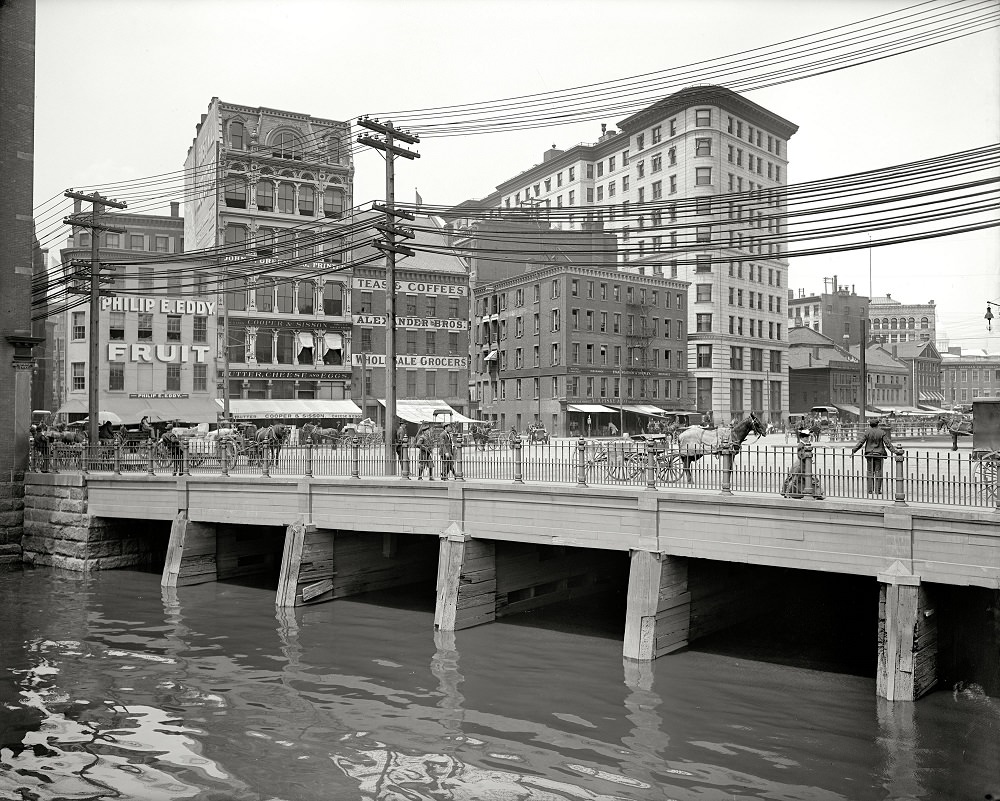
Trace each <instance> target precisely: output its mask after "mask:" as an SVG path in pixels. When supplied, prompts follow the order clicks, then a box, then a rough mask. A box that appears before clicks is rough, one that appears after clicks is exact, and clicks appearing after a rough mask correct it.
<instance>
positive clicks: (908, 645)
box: [875, 562, 938, 701]
mask: <svg viewBox="0 0 1000 801" xmlns="http://www.w3.org/2000/svg"><path fill="white" fill-rule="evenodd" d="M878 579H879V582H880V585H879V621H878V673H877V675H876V679H875V687H876V692H877V693H878V695H879V696H880V697H881V698H885V699H886V700H888V701H915V700H916V699H918V698H919V697H920V696H922V695H924V694H925V693H926V692H928V691H929V690H930V689H931V688H932V687H934V685H935V684H936V683H937V634H938V632H937V620H938V619H937V617H936V616H935V614H934V613H935V609H934V606H933V605H932V603H931V600H930V596H929V594H928V591H927V588H926V587H925V586H923V585H922V584H921V581H920V577H919V576H914V575H912V574H911V573H910V572H909V571H908V570H906V568H905V567H903V565H901V564H900V563H899V562H897V563H895V564H894V565H893V566H892V567H891V568H890V569H889V570H888V571H886V572H885V573H880V574H879V576H878Z"/></svg>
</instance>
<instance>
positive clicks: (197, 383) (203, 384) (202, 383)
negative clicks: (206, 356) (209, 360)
mask: <svg viewBox="0 0 1000 801" xmlns="http://www.w3.org/2000/svg"><path fill="white" fill-rule="evenodd" d="M193 382H194V384H193V386H192V389H193V390H194V391H195V392H207V391H208V365H207V364H196V365H194V379H193Z"/></svg>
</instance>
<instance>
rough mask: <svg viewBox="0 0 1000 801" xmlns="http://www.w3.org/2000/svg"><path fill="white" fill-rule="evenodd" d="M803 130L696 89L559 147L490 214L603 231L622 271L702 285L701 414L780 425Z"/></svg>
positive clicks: (693, 311) (696, 343) (504, 191)
mask: <svg viewBox="0 0 1000 801" xmlns="http://www.w3.org/2000/svg"><path fill="white" fill-rule="evenodd" d="M796 130H797V126H795V125H794V124H793V123H791V122H789V121H788V120H786V119H784V118H782V117H780V116H778V115H776V114H774V113H773V112H770V111H768V110H767V109H765V108H763V107H762V106H759V105H757V104H756V103H753V102H751V101H749V100H747V99H745V98H743V97H741V96H740V95H738V94H736V93H735V92H732V91H730V90H728V89H724V88H721V87H714V86H702V87H690V88H688V89H684V90H682V91H680V92H677V93H675V94H673V95H670V96H669V97H667V98H664V99H663V100H661V101H658V102H657V103H654V104H652V105H650V106H648V107H646V108H645V109H643V110H641V111H639V112H637V113H636V114H633V115H631V116H630V117H628V118H626V119H624V120H622V121H621V122H620V124H619V130H617V131H608V130H607V129H606V128H605V129H604V130H603V131H602V135H601V137H600V138H599V139H598V141H597V142H595V143H593V144H580V145H576V146H574V147H572V148H570V149H568V150H560V149H558V148H555V147H553V148H551V149H550V150H548V151H547V152H546V153H545V154H544V155H543V159H542V162H541V163H540V164H537V165H535V166H534V167H532V168H530V169H528V170H526V171H524V172H522V173H521V174H519V175H517V176H515V177H513V178H511V179H509V180H507V181H504V182H503V183H501V184H500V185H499V186H498V187H497V191H496V192H495V193H493V194H492V195H490V196H489V197H488V198H486V199H485V200H483V201H479V202H478V204H479V205H484V206H488V207H490V208H491V210H493V211H495V212H496V213H498V215H499V216H501V217H503V216H510V217H514V218H515V219H520V218H521V217H519V216H518V215H524V214H525V213H526V212H529V211H530V212H532V213H538V214H541V215H543V217H544V218H545V219H547V220H548V221H549V222H551V224H552V226H553V227H555V228H559V229H562V230H571V231H578V230H584V231H585V230H588V229H589V228H592V227H597V228H603V229H604V230H607V231H611V232H613V233H615V235H616V236H617V238H618V248H617V252H618V259H619V262H618V267H619V269H620V270H623V271H627V272H633V273H636V274H639V275H650V276H662V277H665V278H675V279H681V280H684V281H688V282H690V283H691V284H693V285H694V287H693V291H692V292H690V293H689V294H688V300H687V302H688V313H689V315H690V317H691V318H692V321H693V323H694V324H693V325H692V326H691V329H690V331H689V333H688V348H687V354H688V355H687V359H688V369H689V374H690V376H691V388H690V389H689V390H688V394H690V395H691V396H692V398H693V399H694V403H695V406H696V407H697V408H698V409H700V410H703V411H707V410H713V411H714V412H715V418H716V420H729V419H731V418H732V417H737V416H739V415H741V414H743V413H744V412H745V411H747V410H750V409H756V410H761V411H763V412H764V413H766V414H767V415H768V416H769V417H771V418H773V419H779V418H780V417H781V414H782V410H784V409H785V408H787V398H788V386H787V379H786V377H785V372H786V368H787V364H786V356H787V349H788V346H787V337H786V325H787V322H786V321H787V317H786V310H785V309H784V308H783V304H784V301H785V295H786V291H787V275H788V263H787V259H786V256H785V250H786V249H785V245H784V238H785V235H786V224H785V218H784V214H785V194H784V186H785V184H786V182H787V176H788V139H789V138H790V137H791V136H792V135H793V134H794V133H795V132H796ZM468 207H469V203H465V204H461V205H460V206H458V207H456V208H455V209H454V210H453V211H454V212H455V214H456V216H461V213H462V211H463V209H468ZM751 347H752V348H754V349H756V350H758V351H761V352H765V353H767V354H768V358H767V359H766V361H764V362H762V363H761V364H760V366H759V369H758V370H757V371H756V372H757V373H759V374H760V377H759V378H750V379H748V378H747V375H746V373H747V371H748V368H747V367H741V366H739V365H740V364H741V362H740V360H739V359H738V358H737V356H738V352H739V350H740V349H743V348H751ZM772 356H773V358H772ZM765 364H766V367H765ZM764 384H766V386H764ZM754 393H757V394H754Z"/></svg>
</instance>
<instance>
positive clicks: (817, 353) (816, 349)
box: [813, 345, 819, 361]
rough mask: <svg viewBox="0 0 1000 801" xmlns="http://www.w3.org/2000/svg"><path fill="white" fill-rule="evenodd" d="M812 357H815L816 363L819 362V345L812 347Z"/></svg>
mask: <svg viewBox="0 0 1000 801" xmlns="http://www.w3.org/2000/svg"><path fill="white" fill-rule="evenodd" d="M813 356H815V357H816V361H819V345H813Z"/></svg>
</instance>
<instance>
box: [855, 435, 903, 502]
mask: <svg viewBox="0 0 1000 801" xmlns="http://www.w3.org/2000/svg"><path fill="white" fill-rule="evenodd" d="M868 425H869V428H868V430H867V431H866V432H864V433H863V434H862V435H861V439H860V440H859V441H858V444H857V445H855V446H854V448H853V449H852V450H851V453H857V452H858V451H859V450H861V449H862V448H864V457H865V462H866V463H867V465H868V469H867V471H866V473H865V475H866V477H867V479H868V494H869V495H871V494H873V493H874V494H876V495H879V494H881V493H882V462H883V461H884V460H885V458H886V457H887V456H888V455H889V453H890V452H891V451H892V448H893V445H892V441H891V440H890V439H889V432H888V431H886V430H885V429H884V428H882V426H881V425H880V424H879V421H878V420H877V419H872V421H871V422H870V423H869V424H868Z"/></svg>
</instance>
